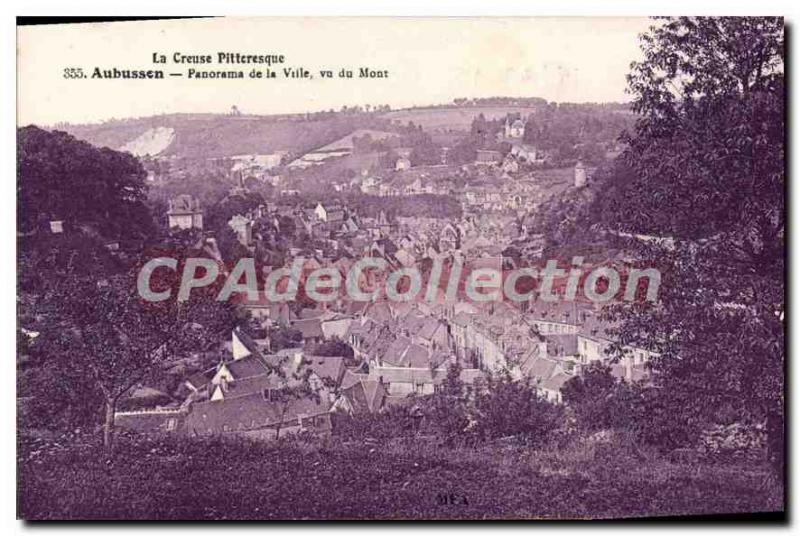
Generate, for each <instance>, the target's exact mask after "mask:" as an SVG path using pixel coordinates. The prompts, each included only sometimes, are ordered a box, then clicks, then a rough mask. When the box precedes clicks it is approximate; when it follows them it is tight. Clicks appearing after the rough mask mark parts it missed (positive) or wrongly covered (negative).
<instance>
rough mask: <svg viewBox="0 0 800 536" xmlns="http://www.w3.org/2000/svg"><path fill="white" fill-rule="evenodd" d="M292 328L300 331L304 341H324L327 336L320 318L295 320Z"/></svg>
mask: <svg viewBox="0 0 800 536" xmlns="http://www.w3.org/2000/svg"><path fill="white" fill-rule="evenodd" d="M292 327H293V328H294V329H296V330H297V331H299V332H300V333H301V334H302V335H303V338H304V339H322V338H324V337H325V334H324V333H323V331H322V321H321V320H320V319H319V318H306V319H302V320H295V321H294V322H293V323H292Z"/></svg>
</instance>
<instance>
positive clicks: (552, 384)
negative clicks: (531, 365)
mask: <svg viewBox="0 0 800 536" xmlns="http://www.w3.org/2000/svg"><path fill="white" fill-rule="evenodd" d="M572 378H573V376H570V375H569V374H565V373H563V372H559V373H558V374H556V375H555V376H553V377H552V378H550V379H548V380H545V381H544V382H542V388H543V389H548V390H550V391H560V390H561V388H562V387H564V384H565V383H567V382H568V381H569V380H570V379H572Z"/></svg>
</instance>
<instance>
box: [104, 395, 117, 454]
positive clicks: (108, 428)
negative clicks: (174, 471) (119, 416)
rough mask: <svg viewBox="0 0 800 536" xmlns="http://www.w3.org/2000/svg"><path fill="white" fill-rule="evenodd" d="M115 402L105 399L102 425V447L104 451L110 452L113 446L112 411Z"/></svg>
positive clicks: (111, 399)
mask: <svg viewBox="0 0 800 536" xmlns="http://www.w3.org/2000/svg"><path fill="white" fill-rule="evenodd" d="M116 402H117V401H116V400H114V399H113V398H107V399H106V416H105V421H104V423H103V446H104V447H105V448H106V450H108V451H110V450H111V447H112V446H113V444H114V410H115V408H116Z"/></svg>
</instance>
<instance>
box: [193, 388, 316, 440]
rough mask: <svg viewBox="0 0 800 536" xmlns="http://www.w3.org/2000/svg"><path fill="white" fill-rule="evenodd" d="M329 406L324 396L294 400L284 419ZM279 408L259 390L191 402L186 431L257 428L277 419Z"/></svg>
mask: <svg viewBox="0 0 800 536" xmlns="http://www.w3.org/2000/svg"><path fill="white" fill-rule="evenodd" d="M329 409H330V404H329V403H328V402H326V401H325V400H324V398H320V399H319V400H317V399H314V398H310V397H309V398H302V399H299V400H293V401H291V402H290V403H289V405H288V407H287V408H286V411H285V414H284V415H283V422H284V423H290V422H292V421H295V420H296V419H297V417H298V416H299V415H304V416H311V415H319V414H323V413H327V412H328V411H329ZM282 411H283V407H282V404H280V403H276V402H269V401H268V400H266V399H265V398H264V396H263V394H262V393H252V394H248V395H244V396H237V397H233V398H227V399H225V400H220V401H210V402H199V403H197V404H194V405H193V406H191V410H190V412H189V415H188V416H187V418H186V427H187V431H188V432H189V433H197V434H201V435H204V434H218V433H223V432H236V431H247V430H257V429H259V428H264V427H267V426H271V425H275V424H277V423H278V422H280V421H281V413H282Z"/></svg>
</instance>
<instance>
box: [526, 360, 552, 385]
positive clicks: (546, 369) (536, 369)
mask: <svg viewBox="0 0 800 536" xmlns="http://www.w3.org/2000/svg"><path fill="white" fill-rule="evenodd" d="M557 366H558V363H557V362H556V361H553V360H552V359H546V358H543V357H540V358H538V359H536V360H534V361H533V363H532V364H531V367H530V369H529V370H528V376H530V377H531V378H534V379H535V380H541V381H543V382H544V381H547V380H549V379H550V377H551V376H553V373H554V372H555V370H556V367H557Z"/></svg>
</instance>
